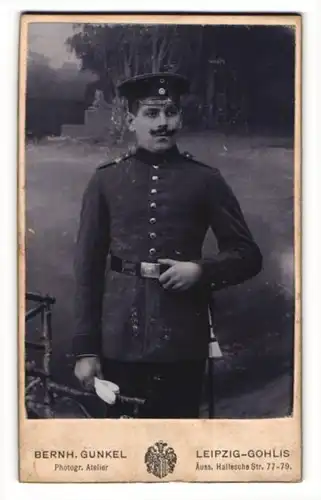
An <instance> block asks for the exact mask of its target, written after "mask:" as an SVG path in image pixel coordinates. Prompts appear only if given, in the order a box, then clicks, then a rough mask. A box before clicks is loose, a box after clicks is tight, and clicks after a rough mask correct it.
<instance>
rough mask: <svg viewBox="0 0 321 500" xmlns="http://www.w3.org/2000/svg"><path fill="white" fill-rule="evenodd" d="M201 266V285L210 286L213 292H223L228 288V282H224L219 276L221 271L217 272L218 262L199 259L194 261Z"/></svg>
mask: <svg viewBox="0 0 321 500" xmlns="http://www.w3.org/2000/svg"><path fill="white" fill-rule="evenodd" d="M193 262H195V263H196V264H198V265H199V266H201V269H202V274H201V277H200V284H202V285H204V286H208V287H209V288H210V289H211V290H212V291H215V290H221V289H222V288H224V287H226V286H228V282H227V280H222V279H221V278H220V276H219V274H220V273H219V270H218V269H217V272H215V267H216V266H217V262H216V261H215V260H214V259H199V260H195V261H193Z"/></svg>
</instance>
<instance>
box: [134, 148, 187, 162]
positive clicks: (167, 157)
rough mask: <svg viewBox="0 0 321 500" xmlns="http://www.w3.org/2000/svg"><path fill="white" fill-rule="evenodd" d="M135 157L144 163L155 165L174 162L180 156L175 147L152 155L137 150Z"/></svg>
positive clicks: (140, 149)
mask: <svg viewBox="0 0 321 500" xmlns="http://www.w3.org/2000/svg"><path fill="white" fill-rule="evenodd" d="M135 156H136V157H137V158H138V159H139V160H141V161H143V162H144V163H148V164H149V165H154V164H155V165H157V164H161V163H167V162H170V161H173V160H176V159H177V158H178V157H179V156H180V152H179V150H178V147H177V146H176V145H175V146H173V147H171V148H170V149H168V150H167V151H164V152H162V153H153V152H151V151H148V150H147V149H144V148H137V150H136V153H135Z"/></svg>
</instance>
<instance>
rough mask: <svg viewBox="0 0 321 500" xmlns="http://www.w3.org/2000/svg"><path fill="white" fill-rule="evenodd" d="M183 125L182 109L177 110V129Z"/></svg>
mask: <svg viewBox="0 0 321 500" xmlns="http://www.w3.org/2000/svg"><path fill="white" fill-rule="evenodd" d="M182 127H183V115H182V111H180V112H179V122H178V127H177V128H178V130H180V129H181V128H182Z"/></svg>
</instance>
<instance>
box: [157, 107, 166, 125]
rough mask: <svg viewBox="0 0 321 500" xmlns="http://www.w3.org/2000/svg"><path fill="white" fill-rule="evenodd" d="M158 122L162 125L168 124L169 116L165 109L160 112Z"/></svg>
mask: <svg viewBox="0 0 321 500" xmlns="http://www.w3.org/2000/svg"><path fill="white" fill-rule="evenodd" d="M158 122H159V126H160V127H163V126H164V125H167V117H166V115H165V113H164V111H161V112H160V113H159V116H158Z"/></svg>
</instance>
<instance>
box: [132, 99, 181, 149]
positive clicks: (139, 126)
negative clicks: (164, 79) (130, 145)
mask: <svg viewBox="0 0 321 500" xmlns="http://www.w3.org/2000/svg"><path fill="white" fill-rule="evenodd" d="M180 128H181V112H180V110H179V108H178V107H177V105H176V104H174V102H172V101H170V100H168V101H164V102H162V101H160V100H155V101H150V100H149V101H145V102H144V101H141V103H140V104H139V107H138V110H137V113H136V114H130V115H129V129H130V130H131V131H132V132H135V134H136V140H137V144H138V146H140V147H143V148H144V149H147V150H148V151H152V152H162V151H166V150H167V149H169V148H171V147H172V146H173V145H174V144H175V143H176V134H177V132H178V131H179V129H180Z"/></svg>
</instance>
